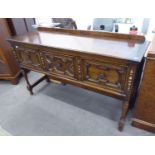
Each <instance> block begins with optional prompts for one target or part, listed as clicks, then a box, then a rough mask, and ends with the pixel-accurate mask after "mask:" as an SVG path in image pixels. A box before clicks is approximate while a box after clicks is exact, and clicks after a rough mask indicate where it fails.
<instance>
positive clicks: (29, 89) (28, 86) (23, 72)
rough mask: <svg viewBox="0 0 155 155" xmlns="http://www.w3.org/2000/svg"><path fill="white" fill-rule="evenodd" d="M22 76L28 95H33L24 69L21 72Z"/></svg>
mask: <svg viewBox="0 0 155 155" xmlns="http://www.w3.org/2000/svg"><path fill="white" fill-rule="evenodd" d="M22 74H23V76H24V78H25V81H26V83H27V89H28V91H29V92H30V95H33V91H32V89H33V88H32V86H31V84H30V82H29V80H28V76H27V72H26V71H25V70H24V69H23V70H22Z"/></svg>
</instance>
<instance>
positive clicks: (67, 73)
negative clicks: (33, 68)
mask: <svg viewBox="0 0 155 155" xmlns="http://www.w3.org/2000/svg"><path fill="white" fill-rule="evenodd" d="M40 55H41V60H42V63H43V66H44V67H43V68H44V71H45V72H48V73H49V74H51V75H56V76H59V77H63V78H70V79H76V67H75V58H74V57H73V56H71V55H67V54H62V53H61V52H59V51H52V50H50V51H40Z"/></svg>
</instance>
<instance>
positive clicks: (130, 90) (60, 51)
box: [8, 27, 149, 131]
mask: <svg viewBox="0 0 155 155" xmlns="http://www.w3.org/2000/svg"><path fill="white" fill-rule="evenodd" d="M8 41H9V42H10V44H11V45H12V47H13V51H14V54H15V57H16V59H17V60H18V62H19V64H20V66H21V68H22V69H23V68H24V69H28V70H32V71H36V72H39V73H43V74H44V75H45V76H43V77H42V78H41V79H39V80H37V81H36V82H35V83H34V84H30V82H29V80H28V76H27V74H26V72H25V71H24V70H22V69H21V70H22V73H23V75H24V77H25V79H26V82H27V88H28V90H29V91H30V93H31V94H33V91H32V90H33V88H34V87H35V86H36V85H37V84H39V83H40V82H41V81H43V80H45V79H46V80H47V81H49V78H51V79H54V80H58V81H61V82H63V83H68V84H72V85H75V86H78V87H81V88H85V89H88V90H92V91H95V92H98V93H101V94H105V95H109V96H112V97H115V98H117V99H121V100H122V101H123V104H122V114H121V117H120V121H119V125H118V128H119V130H120V131H121V130H122V129H123V127H124V123H125V118H126V115H127V112H128V110H129V106H130V105H131V104H132V103H131V101H132V100H133V98H135V96H136V93H137V88H138V83H139V79H140V71H141V69H142V66H143V57H144V54H145V51H146V49H147V47H148V44H149V42H148V41H146V40H145V37H144V36H142V35H128V34H117V33H110V32H93V31H83V30H65V29H59V28H45V27H39V28H38V29H37V31H36V32H33V33H28V34H26V35H21V36H15V37H12V38H10V39H8Z"/></svg>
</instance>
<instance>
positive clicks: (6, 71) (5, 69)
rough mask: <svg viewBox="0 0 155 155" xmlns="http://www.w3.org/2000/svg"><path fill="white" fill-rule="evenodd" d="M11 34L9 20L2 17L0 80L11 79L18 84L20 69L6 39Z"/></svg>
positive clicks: (0, 29) (0, 22)
mask: <svg viewBox="0 0 155 155" xmlns="http://www.w3.org/2000/svg"><path fill="white" fill-rule="evenodd" d="M10 36H11V32H10V29H9V26H8V23H7V20H6V19H5V18H0V80H10V81H11V83H12V84H17V83H18V76H19V74H20V69H19V66H18V64H17V62H16V60H15V58H14V55H13V53H12V48H11V46H10V45H9V44H8V42H7V41H6V39H7V38H8V37H10Z"/></svg>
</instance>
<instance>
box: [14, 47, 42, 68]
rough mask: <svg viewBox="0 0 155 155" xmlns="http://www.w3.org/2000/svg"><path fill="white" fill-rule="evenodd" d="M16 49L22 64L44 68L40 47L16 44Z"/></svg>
mask: <svg viewBox="0 0 155 155" xmlns="http://www.w3.org/2000/svg"><path fill="white" fill-rule="evenodd" d="M15 49H16V50H15V55H16V58H17V59H18V62H19V63H20V64H21V65H23V66H26V67H31V68H32V67H33V68H34V69H42V64H41V60H40V55H39V53H38V49H36V48H32V47H26V46H15Z"/></svg>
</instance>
